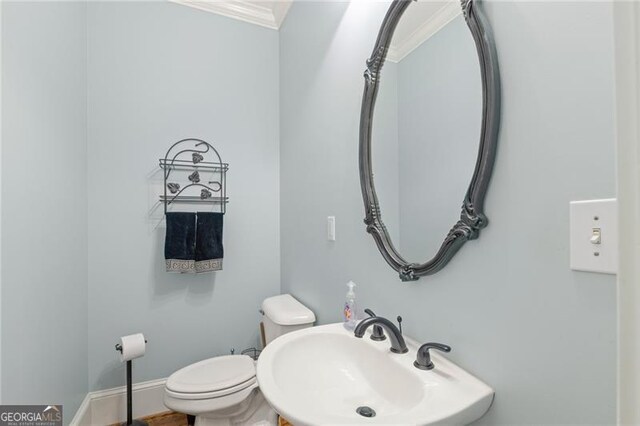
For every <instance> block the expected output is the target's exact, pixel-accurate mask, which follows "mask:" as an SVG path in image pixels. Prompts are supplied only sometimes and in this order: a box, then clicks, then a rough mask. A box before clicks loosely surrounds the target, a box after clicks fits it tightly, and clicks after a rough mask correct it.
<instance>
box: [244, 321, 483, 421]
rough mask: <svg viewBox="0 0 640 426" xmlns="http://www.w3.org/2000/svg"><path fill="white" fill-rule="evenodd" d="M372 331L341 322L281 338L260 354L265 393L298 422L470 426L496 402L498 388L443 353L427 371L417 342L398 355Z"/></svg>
mask: <svg viewBox="0 0 640 426" xmlns="http://www.w3.org/2000/svg"><path fill="white" fill-rule="evenodd" d="M370 331H371V330H368V332H367V334H365V336H364V337H363V338H362V339H358V338H356V337H354V335H353V332H351V331H347V330H346V329H345V328H344V326H343V325H342V324H341V323H340V324H329V325H323V326H318V327H312V328H307V329H304V330H299V331H295V332H292V333H289V334H285V335H283V336H281V337H279V338H277V339H275V340H274V341H273V342H271V343H270V344H269V345H267V347H266V348H265V349H264V351H262V354H261V355H260V358H259V360H258V367H257V376H258V383H259V385H260V389H261V390H262V393H263V395H264V397H265V398H266V399H267V401H268V402H269V403H270V404H271V405H272V406H273V408H274V409H275V410H276V411H277V412H278V413H279V414H280V415H282V416H283V417H284V418H286V419H287V420H288V421H289V422H291V423H292V424H293V425H295V426H307V425H308V426H312V425H313V426H318V425H332V426H334V425H335V426H337V425H359V424H371V425H381V424H385V425H444V424H446V425H465V424H469V423H471V422H473V421H474V420H477V419H479V418H480V417H482V415H483V414H484V413H485V412H486V411H487V410H488V409H489V407H490V406H491V402H492V401H493V395H494V391H493V389H491V388H490V387H489V386H487V385H486V384H484V383H483V382H482V381H480V380H478V379H477V378H475V377H474V376H472V375H471V374H469V373H467V372H466V371H465V370H463V369H462V368H460V367H458V366H457V365H455V364H454V363H452V362H451V361H448V360H447V359H446V358H444V357H443V356H441V355H440V354H438V353H436V352H435V351H433V353H432V354H431V359H432V360H433V363H434V364H435V368H434V369H433V370H420V369H417V368H416V367H414V366H413V361H414V360H415V357H416V351H417V350H418V347H419V345H418V344H417V343H416V342H415V341H413V340H412V339H408V338H406V337H405V340H406V342H407V346H408V348H409V352H407V353H405V354H396V353H392V352H390V351H389V340H388V339H387V340H384V341H381V342H375V341H372V340H371V339H370V338H369V336H370ZM454 350H455V348H454Z"/></svg>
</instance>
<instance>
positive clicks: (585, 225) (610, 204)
mask: <svg viewBox="0 0 640 426" xmlns="http://www.w3.org/2000/svg"><path fill="white" fill-rule="evenodd" d="M569 221H570V225H569V229H570V244H569V246H570V253H571V254H570V265H571V269H573V270H575V271H587V272H599V273H603V274H616V273H617V272H618V203H617V200H616V199H615V198H609V199H604V200H587V201H572V202H571V203H570V204H569ZM594 229H600V235H601V241H600V244H593V243H592V242H591V237H592V236H593V235H594Z"/></svg>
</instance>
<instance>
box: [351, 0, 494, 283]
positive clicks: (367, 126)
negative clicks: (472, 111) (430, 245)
mask: <svg viewBox="0 0 640 426" xmlns="http://www.w3.org/2000/svg"><path fill="white" fill-rule="evenodd" d="M412 1H414V0H394V1H393V3H392V4H391V6H390V7H389V10H388V11H387V14H386V16H385V18H384V21H383V22H382V26H381V27H380V31H379V33H378V38H377V40H376V44H375V47H374V49H373V53H372V54H371V57H370V58H369V59H368V60H367V69H366V70H365V73H364V79H365V86H364V94H363V97H362V110H361V114H360V154H359V159H360V186H361V189H362V198H363V200H364V207H365V212H366V216H365V219H364V223H365V224H366V225H367V232H368V233H370V234H371V235H372V236H373V239H374V240H375V242H376V245H377V246H378V249H379V250H380V253H382V256H383V257H384V259H385V260H386V261H387V263H388V264H389V265H390V266H391V267H392V268H393V269H395V270H396V271H398V273H399V275H400V279H401V280H402V281H414V280H417V279H418V278H419V277H421V276H424V275H431V274H435V273H436V272H438V271H439V270H440V269H442V268H443V267H444V266H445V265H446V264H447V263H448V262H449V260H451V258H452V257H453V256H454V255H455V254H456V252H457V251H458V250H459V249H460V247H462V245H463V244H464V243H465V242H467V241H468V240H472V239H475V238H478V235H479V233H480V230H481V229H482V228H484V227H485V226H487V223H488V221H487V217H486V216H485V215H484V212H483V207H484V198H485V194H486V192H487V187H488V185H489V180H490V179H491V172H492V170H493V163H494V159H495V154H496V147H497V142H498V129H499V124H500V76H499V73H498V61H497V58H496V50H495V45H494V43H493V39H492V37H491V33H490V31H489V25H488V23H487V20H486V18H485V17H484V16H483V15H482V12H481V11H480V10H479V9H478V7H477V1H474V0H462V1H461V6H462V12H463V14H464V18H465V21H466V23H467V26H468V27H469V29H470V30H471V34H472V36H473V39H474V42H475V45H476V50H477V52H478V58H479V60H480V75H481V79H482V126H481V132H480V145H479V150H478V157H477V161H476V165H475V169H474V171H473V176H472V178H471V183H470V184H469V188H468V189H467V193H466V195H465V197H464V201H463V204H462V212H461V214H460V220H458V222H457V223H456V224H455V225H454V226H453V228H451V230H450V231H449V233H448V234H447V236H446V237H445V239H444V242H443V243H442V245H441V246H440V248H439V249H438V251H437V253H436V254H435V256H433V258H431V259H430V260H428V261H426V262H425V263H408V262H407V261H405V260H404V259H403V258H402V256H401V255H400V253H398V251H397V250H396V248H395V247H394V246H393V243H392V242H391V237H390V235H389V233H388V232H387V229H386V227H385V225H384V223H383V222H382V218H381V217H380V204H379V203H378V196H377V194H376V190H375V186H374V183H373V171H372V162H371V128H372V124H373V112H374V107H375V102H376V96H377V93H378V86H379V84H380V71H381V69H382V66H383V65H384V62H385V58H386V54H387V51H388V49H389V44H390V43H391V38H392V36H393V33H394V31H395V29H396V26H397V24H398V22H399V21H400V18H401V17H402V15H403V14H404V12H405V10H406V9H407V7H408V6H409V5H410V4H411V2H412Z"/></svg>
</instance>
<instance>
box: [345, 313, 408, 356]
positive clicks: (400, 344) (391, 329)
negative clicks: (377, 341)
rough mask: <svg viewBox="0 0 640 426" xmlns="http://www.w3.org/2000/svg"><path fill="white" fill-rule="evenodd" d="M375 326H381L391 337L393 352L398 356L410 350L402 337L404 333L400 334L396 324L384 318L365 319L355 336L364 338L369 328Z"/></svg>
mask: <svg viewBox="0 0 640 426" xmlns="http://www.w3.org/2000/svg"><path fill="white" fill-rule="evenodd" d="M374 324H379V325H380V326H381V327H382V328H384V330H385V331H386V332H387V333H386V334H387V336H389V340H390V341H391V352H394V353H397V354H403V353H406V352H407V351H408V350H409V349H407V344H406V343H405V342H404V337H402V333H400V330H398V327H396V326H395V324H394V323H392V322H391V321H389V320H388V319H386V318H382V317H369V318H365V319H363V320H362V321H360V322H359V323H358V325H357V326H356V329H355V330H354V332H353V334H354V335H355V336H356V337H358V338H362V336H364V332H365V331H366V330H367V328H369V326H371V325H374Z"/></svg>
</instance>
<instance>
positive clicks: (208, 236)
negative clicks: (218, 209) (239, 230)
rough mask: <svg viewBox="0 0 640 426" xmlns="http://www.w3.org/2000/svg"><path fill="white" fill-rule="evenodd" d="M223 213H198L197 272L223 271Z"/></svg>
mask: <svg viewBox="0 0 640 426" xmlns="http://www.w3.org/2000/svg"><path fill="white" fill-rule="evenodd" d="M223 218H224V215H223V214H222V213H211V212H198V213H197V218H196V221H197V222H196V257H195V259H196V263H195V268H196V272H209V271H220V270H222V258H223V257H224V248H223V246H222V225H223Z"/></svg>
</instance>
